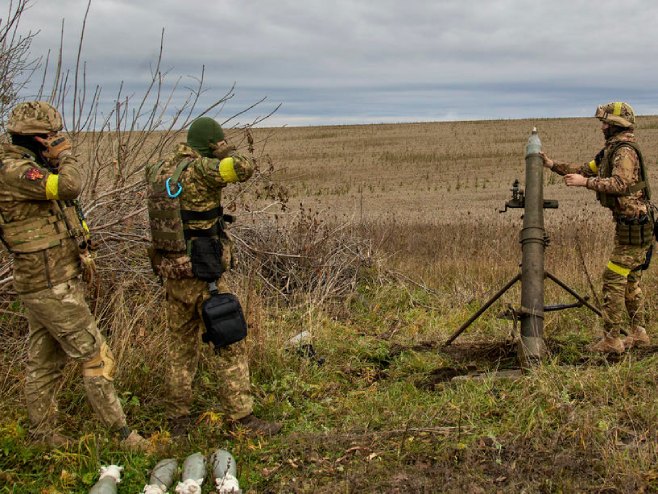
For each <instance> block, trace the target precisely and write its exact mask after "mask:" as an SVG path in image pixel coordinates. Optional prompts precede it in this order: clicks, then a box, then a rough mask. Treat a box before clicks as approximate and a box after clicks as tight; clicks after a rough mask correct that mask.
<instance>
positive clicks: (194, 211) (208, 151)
mask: <svg viewBox="0 0 658 494" xmlns="http://www.w3.org/2000/svg"><path fill="white" fill-rule="evenodd" d="M253 170H254V165H253V162H252V160H251V159H249V158H248V157H246V156H243V155H242V154H240V153H238V152H236V149H235V147H234V146H231V145H229V144H228V143H227V141H226V139H225V137H224V131H223V130H222V128H221V126H220V125H219V124H218V123H217V122H216V121H215V120H214V119H212V118H209V117H201V118H197V119H196V120H195V121H194V122H192V124H191V125H190V127H189V129H188V133H187V142H185V143H181V144H179V145H178V147H177V149H176V150H175V151H174V152H173V153H171V154H170V155H168V156H166V157H165V158H164V160H162V161H160V162H158V163H152V164H149V165H147V166H146V181H147V183H148V190H149V192H148V194H149V200H148V210H149V219H150V225H151V237H152V247H151V249H150V252H149V255H150V257H151V261H152V265H153V270H154V272H155V274H156V275H158V276H159V277H160V278H162V280H163V282H164V286H165V290H166V294H167V296H166V299H167V306H166V307H167V322H168V326H169V327H168V329H169V332H168V339H167V353H168V362H169V369H168V371H167V375H166V387H167V400H166V402H167V403H166V404H167V416H168V419H169V422H170V431H171V432H172V434H173V435H175V436H183V435H185V434H187V432H188V431H189V428H190V426H191V425H192V424H193V423H194V420H193V412H192V406H193V401H194V395H193V389H192V384H193V380H194V376H195V374H196V371H197V367H198V362H199V357H200V352H201V348H202V347H201V336H202V335H204V334H207V333H208V327H207V324H206V321H205V319H204V318H205V315H204V314H205V313H204V304H206V302H207V301H209V299H211V296H212V295H213V291H214V292H216V294H229V296H232V295H231V294H230V290H229V287H228V285H227V284H226V282H225V279H224V276H223V273H224V272H226V271H228V270H229V269H230V268H231V265H232V263H233V260H232V251H231V241H230V239H229V237H228V232H227V231H226V223H227V222H230V221H232V217H229V216H228V215H225V214H224V213H223V210H222V207H221V193H222V190H223V189H224V188H225V187H226V186H228V185H230V184H234V183H238V182H244V181H246V180H248V179H249V178H250V177H251V176H252V174H253ZM244 329H245V331H246V323H245V325H244ZM204 341H206V339H205V336H204ZM213 343H215V342H214V341H213ZM216 354H217V357H218V359H219V361H218V363H219V365H218V375H217V376H216V378H217V380H218V382H221V383H222V390H223V393H222V396H221V397H220V399H221V408H222V411H223V412H224V414H225V417H226V418H227V421H228V422H230V423H231V424H232V425H233V426H235V427H240V428H243V429H245V430H247V431H248V432H249V433H253V434H266V435H271V434H274V433H276V432H278V431H279V430H280V429H281V425H280V424H278V423H275V422H267V421H264V420H261V419H259V418H257V417H256V416H255V415H254V414H253V397H252V394H251V389H250V388H251V383H250V379H249V365H248V359H247V352H246V345H245V341H244V340H241V341H235V342H233V343H232V344H230V345H226V346H217V347H216Z"/></svg>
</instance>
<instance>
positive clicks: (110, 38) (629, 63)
mask: <svg viewBox="0 0 658 494" xmlns="http://www.w3.org/2000/svg"><path fill="white" fill-rule="evenodd" d="M85 7H86V2H85V1H84V0H58V1H57V2H46V0H38V1H36V2H35V4H34V6H33V8H32V9H31V10H30V11H29V12H28V15H27V16H26V18H25V20H26V21H27V22H26V26H27V27H31V28H33V29H40V30H41V32H40V34H39V36H38V37H37V39H36V40H35V43H34V49H35V52H38V53H45V50H46V49H47V48H48V47H56V46H57V43H58V40H59V25H58V23H53V19H58V18H59V17H61V16H64V17H66V26H67V27H66V39H65V60H67V61H68V64H69V66H70V65H71V64H72V62H73V61H74V59H75V49H76V45H77V39H78V38H77V34H78V32H79V29H80V24H81V19H82V15H83V13H84V9H85ZM657 17H658V4H654V3H653V2H646V1H641V0H627V1H626V2H624V3H623V4H620V3H619V2H617V1H611V0H599V1H598V2H593V1H589V0H571V1H567V0H553V1H552V2H528V1H524V0H496V1H476V0H461V1H457V0H454V1H441V2H427V1H423V0H406V1H401V0H379V1H378V2H371V1H369V0H335V1H334V2H326V1H321V0H306V1H303V2H302V1H295V0H279V1H277V2H271V1H266V0H253V1H239V0H219V1H207V0H204V1H202V0H188V1H186V2H181V1H174V0H161V1H158V2H156V1H155V0H142V1H140V2H132V1H122V0H96V1H95V2H94V3H92V6H91V11H90V16H89V19H88V25H87V31H86V34H85V43H84V52H83V58H84V59H86V60H87V62H88V63H87V79H88V81H90V83H91V84H96V83H97V84H100V85H102V86H103V87H104V95H105V96H104V97H105V98H107V100H108V104H109V103H111V100H112V97H113V95H114V93H115V91H116V88H117V87H118V84H119V83H120V82H121V81H124V83H125V85H126V89H127V90H128V88H130V91H132V92H133V93H135V94H139V92H140V90H143V87H144V84H145V83H146V82H147V81H148V80H149V78H150V73H151V71H152V69H153V65H154V63H155V60H156V57H157V53H158V49H159V42H160V33H161V30H162V29H163V28H164V30H165V41H164V43H165V44H164V46H165V48H164V57H163V68H164V69H165V70H167V71H169V75H168V78H169V80H170V81H171V80H176V79H177V78H179V77H182V78H183V79H184V80H185V81H188V82H190V83H191V82H192V80H191V79H188V78H187V76H198V75H199V74H200V70H201V67H202V66H204V65H205V67H206V80H207V84H208V86H209V87H210V88H211V90H210V91H209V94H208V95H207V98H208V101H209V100H210V99H212V98H213V97H217V95H221V94H223V92H224V91H225V90H226V89H227V88H228V87H230V86H231V84H232V83H233V82H237V88H238V90H237V93H236V97H235V98H234V100H232V101H230V102H228V103H227V105H226V108H225V110H226V111H237V109H238V108H239V105H248V104H251V102H253V101H256V100H258V99H260V98H262V97H264V96H267V97H268V101H270V102H271V104H272V105H275V104H277V103H279V102H281V103H283V107H282V108H281V110H280V112H278V114H277V116H276V121H277V122H281V123H286V119H289V122H291V123H293V124H294V123H299V122H305V123H313V124H320V123H325V122H327V123H329V122H331V123H336V122H339V121H340V119H341V118H343V119H344V121H345V122H351V123H354V122H359V121H361V122H364V123H365V122H371V121H378V120H377V119H381V121H396V119H399V121H402V120H405V121H407V120H413V119H414V118H416V119H418V120H431V119H437V120H442V119H474V118H520V117H528V116H589V115H590V114H591V107H592V105H594V104H596V103H598V102H600V101H602V100H610V99H628V100H629V101H630V102H631V103H633V104H634V105H635V107H636V110H637V111H638V112H639V113H651V112H656V110H658V95H655V94H653V87H655V81H656V79H657V77H658V68H656V67H655V66H654V64H652V61H653V60H655V59H656V58H657V57H658V36H655V35H654V32H653V31H654V27H653V25H652V24H653V22H654V19H655V18H657ZM176 97H177V98H178V99H180V98H182V96H180V95H177V96H176ZM204 101H206V100H204ZM359 119H361V120H359ZM272 121H274V119H272Z"/></svg>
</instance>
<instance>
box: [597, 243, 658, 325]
mask: <svg viewBox="0 0 658 494" xmlns="http://www.w3.org/2000/svg"><path fill="white" fill-rule="evenodd" d="M650 245H651V243H649V244H646V245H621V244H620V243H619V241H618V239H616V238H615V246H614V249H613V251H612V254H611V256H610V261H609V262H608V264H607V266H606V269H605V271H604V272H603V289H602V291H603V307H602V309H603V330H604V331H605V333H606V334H608V335H609V336H613V337H618V336H619V334H620V332H621V330H622V329H623V328H624V326H625V325H626V317H628V320H629V322H630V328H635V327H638V326H641V327H645V325H646V320H645V319H646V316H645V307H644V299H645V297H644V293H643V292H642V287H641V286H640V282H641V280H642V273H643V272H644V271H642V270H641V269H638V268H639V267H640V266H641V265H642V264H643V263H644V261H645V258H646V255H647V251H648V250H649V247H650Z"/></svg>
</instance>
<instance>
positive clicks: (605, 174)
mask: <svg viewBox="0 0 658 494" xmlns="http://www.w3.org/2000/svg"><path fill="white" fill-rule="evenodd" d="M622 146H628V147H631V148H633V149H634V150H635V152H636V153H637V156H638V158H639V160H640V181H639V182H637V183H635V184H633V185H631V186H630V187H628V190H627V191H626V192H625V193H624V194H622V195H626V196H628V195H631V194H633V193H635V192H637V191H639V190H643V191H644V198H645V199H646V200H647V201H649V200H650V199H651V189H650V188H649V180H648V178H647V174H646V170H645V168H644V158H643V157H642V152H641V151H640V148H639V147H638V145H637V144H635V143H634V142H618V143H616V144H615V145H614V146H613V147H612V148H611V149H610V151H608V152H607V153H605V152H604V153H603V158H602V159H601V166H600V168H599V170H598V175H599V177H601V178H610V177H611V176H612V159H613V157H614V155H615V153H616V152H617V150H619V148H621V147H622ZM617 197H618V195H612V194H607V193H605V192H597V193H596V198H597V199H598V200H599V202H600V203H601V205H602V206H604V207H606V208H610V209H613V208H614V207H615V205H616V202H615V199H616V198H617Z"/></svg>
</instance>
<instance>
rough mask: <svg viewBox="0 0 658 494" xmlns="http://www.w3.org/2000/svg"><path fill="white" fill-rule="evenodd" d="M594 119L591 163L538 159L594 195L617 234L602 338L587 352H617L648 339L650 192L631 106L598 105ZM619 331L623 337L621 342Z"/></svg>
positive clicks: (607, 273) (605, 297) (605, 287)
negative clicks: (600, 140)
mask: <svg viewBox="0 0 658 494" xmlns="http://www.w3.org/2000/svg"><path fill="white" fill-rule="evenodd" d="M594 116H595V117H596V118H598V119H599V120H600V121H601V130H602V131H603V135H604V137H605V146H604V148H603V149H602V150H601V151H600V152H599V153H598V154H597V155H596V157H595V158H594V159H593V160H592V161H590V162H589V163H585V164H578V163H565V162H558V161H556V160H552V159H550V158H549V157H548V156H547V155H546V154H544V153H542V158H543V160H544V166H545V167H547V168H549V169H551V170H552V171H554V172H555V173H557V174H559V175H563V176H564V181H565V183H566V184H567V185H568V186H571V187H587V188H588V189H590V190H593V191H595V192H596V197H597V199H598V200H599V202H600V203H601V205H602V206H604V207H606V208H608V209H609V210H610V211H611V213H612V219H613V221H614V222H615V235H614V240H613V242H612V243H613V245H612V254H611V255H610V258H609V260H608V263H607V264H606V267H605V270H604V272H603V288H602V292H603V307H602V309H603V330H604V335H603V337H602V338H601V340H600V341H598V342H596V343H594V344H593V345H591V346H590V350H591V351H595V352H603V353H617V354H620V353H623V352H624V351H625V350H628V349H630V348H632V347H633V346H640V345H647V344H649V341H650V340H649V336H648V335H647V332H646V330H645V326H646V315H645V307H644V301H645V296H644V293H643V291H642V287H641V280H642V273H643V271H644V270H646V269H647V267H648V260H649V259H650V258H651V252H652V249H653V216H652V211H651V208H650V204H649V200H650V199H651V190H650V187H649V182H648V177H647V174H646V170H645V167H644V159H643V156H642V152H641V151H640V148H639V146H638V144H637V142H636V138H635V134H634V133H633V130H634V128H635V112H634V111H633V108H632V107H631V105H629V104H628V103H624V102H619V101H618V102H612V103H608V104H605V105H601V106H599V107H598V108H597V109H596V112H595V114H594ZM626 316H627V317H628V319H629V322H628V326H626V323H625V321H624V319H625V317H626ZM622 331H623V332H625V333H626V337H625V338H623V339H622V337H621V333H622Z"/></svg>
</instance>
